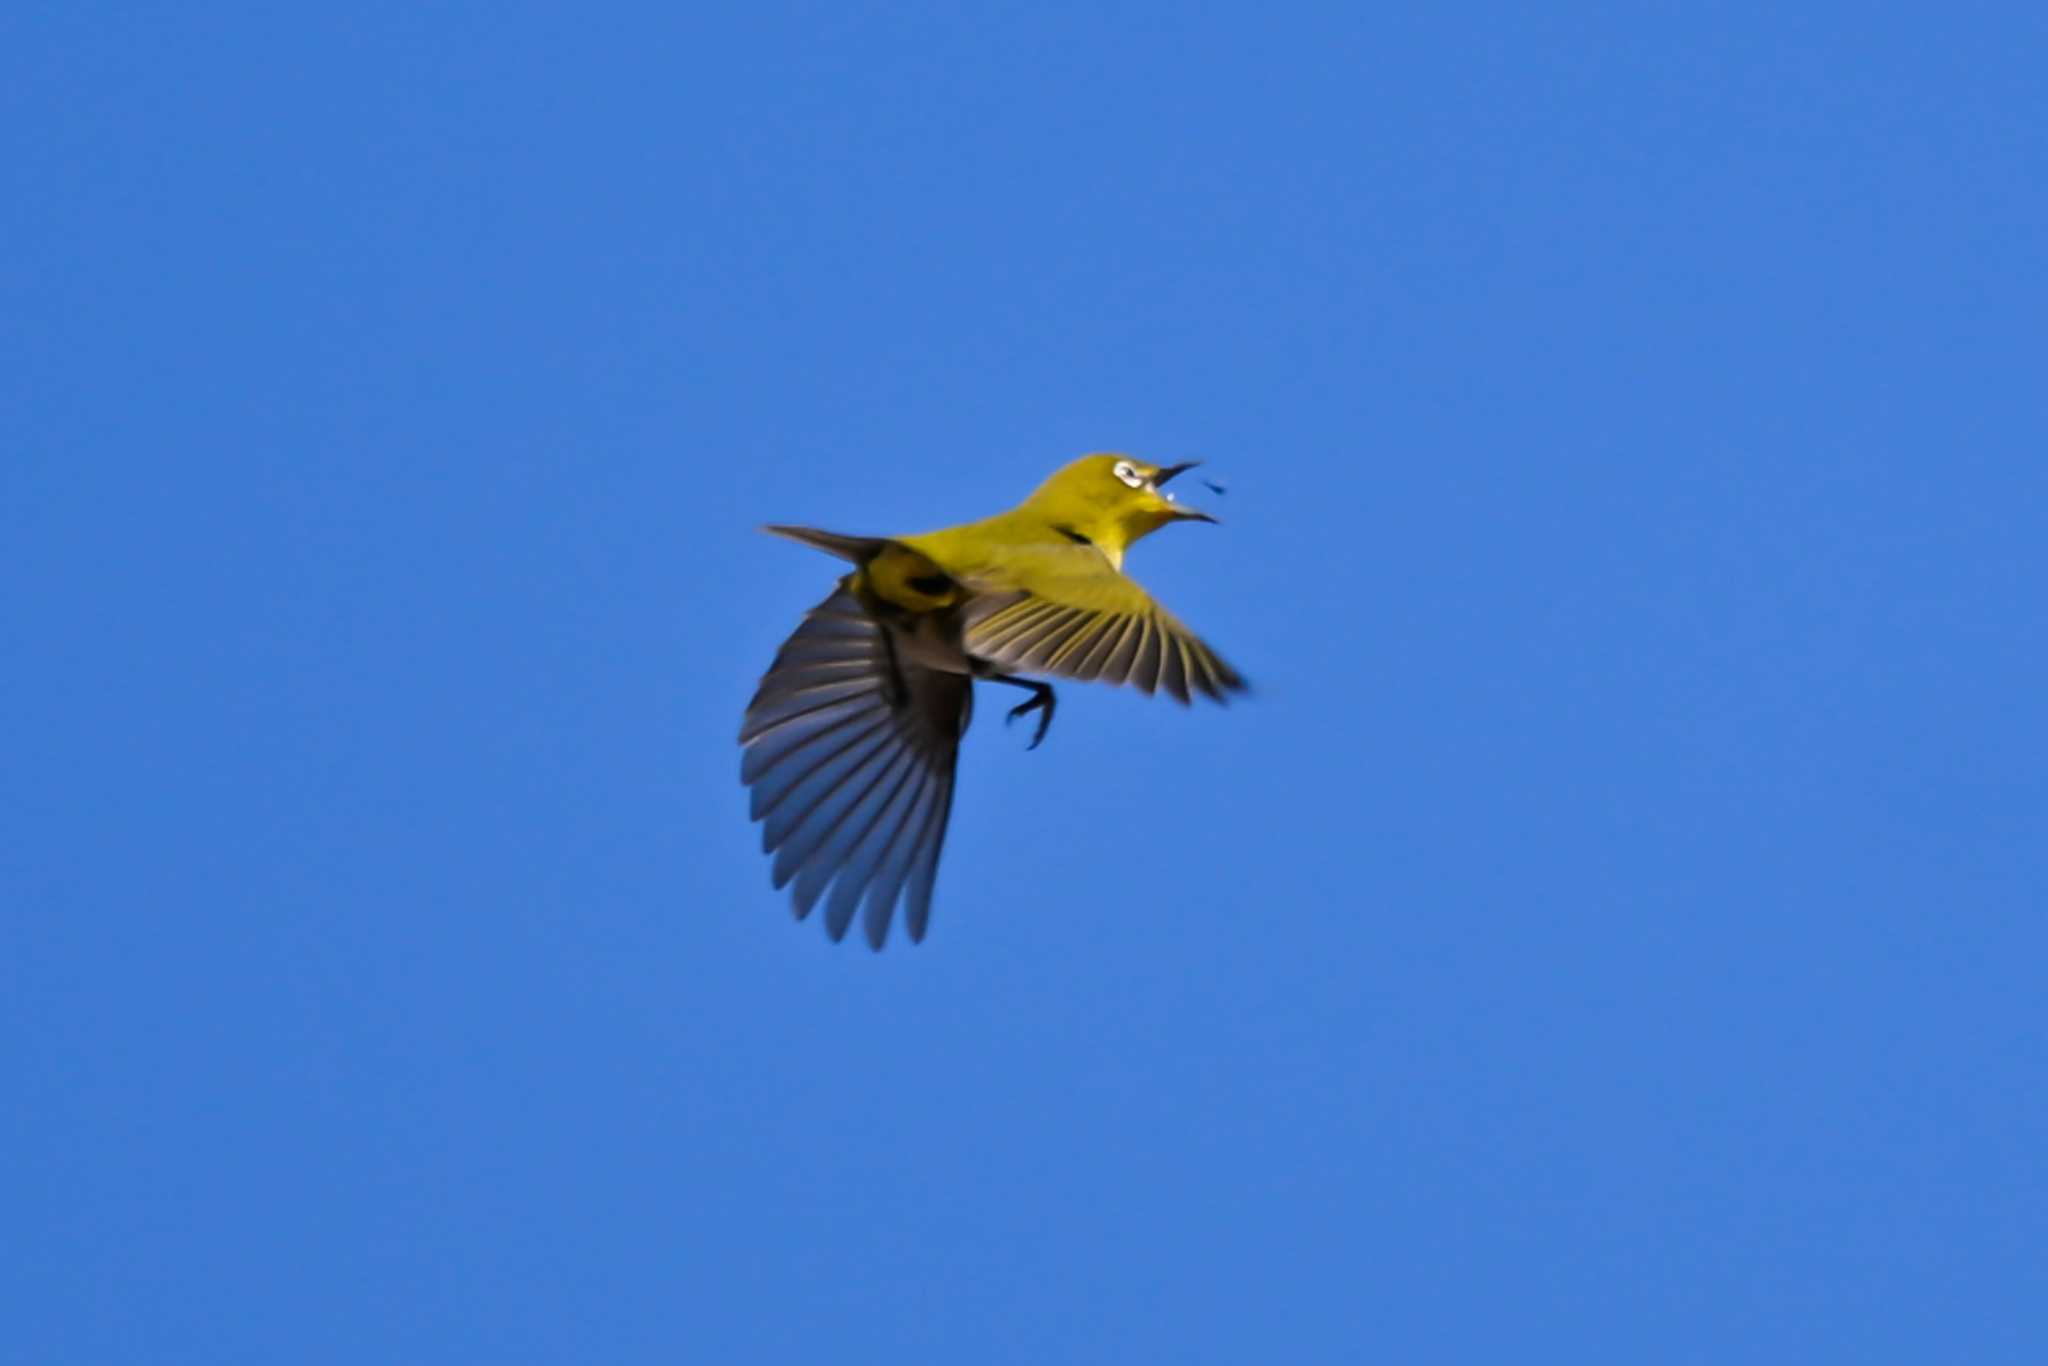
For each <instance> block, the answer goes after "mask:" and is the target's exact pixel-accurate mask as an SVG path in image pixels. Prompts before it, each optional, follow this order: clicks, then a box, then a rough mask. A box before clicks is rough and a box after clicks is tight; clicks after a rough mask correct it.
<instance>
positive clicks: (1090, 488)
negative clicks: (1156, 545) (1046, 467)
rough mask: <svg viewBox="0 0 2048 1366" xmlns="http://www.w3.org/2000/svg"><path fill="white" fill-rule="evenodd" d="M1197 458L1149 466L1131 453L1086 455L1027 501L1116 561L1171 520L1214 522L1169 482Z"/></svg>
mask: <svg viewBox="0 0 2048 1366" xmlns="http://www.w3.org/2000/svg"><path fill="white" fill-rule="evenodd" d="M1199 463H1200V462H1199V461H1194V460H1189V461H1186V462H1185V463H1183V464H1179V465H1150V464H1147V463H1146V462H1144V461H1143V460H1134V459H1132V458H1131V457H1130V456H1128V455H1118V454H1116V453H1114V452H1104V453H1102V454H1098V455H1084V456H1082V457H1081V458H1080V459H1079V460H1076V461H1074V462H1073V463H1072V464H1070V465H1067V466H1065V467H1063V468H1062V469H1060V470H1057V471H1055V472H1054V474H1053V476H1052V477H1051V478H1050V479H1048V480H1046V481H1045V482H1044V483H1043V484H1040V485H1039V486H1038V491H1037V492H1036V493H1033V494H1032V495H1031V497H1030V498H1029V499H1027V500H1026V501H1025V506H1026V507H1027V508H1030V509H1032V510H1033V511H1035V512H1038V513H1040V514H1042V515H1043V516H1044V517H1045V518H1046V520H1047V521H1049V522H1051V523H1053V525H1055V526H1057V527H1059V528H1060V529H1061V530H1063V531H1065V532H1066V533H1067V534H1069V535H1071V536H1077V537H1086V538H1087V539H1088V540H1089V541H1091V542H1093V543H1094V544H1095V545H1097V546H1099V547H1101V549H1102V552H1103V553H1104V554H1106V555H1108V556H1109V557H1110V559H1111V561H1112V562H1115V563H1118V564H1121V563H1122V562H1123V552H1124V550H1125V549H1126V548H1127V547H1128V546H1129V545H1130V544H1131V543H1132V542H1133V541H1136V540H1138V539H1139V538H1140V537H1143V536H1149V535H1151V534H1152V533H1153V532H1155V531H1157V530H1158V529H1159V528H1160V527H1163V526H1165V525H1166V524H1167V523H1168V522H1213V521H1215V520H1216V519H1215V518H1214V517H1211V516H1210V515H1209V514H1208V513H1206V512H1201V511H1198V510H1196V509H1194V508H1190V507H1183V506H1182V505H1181V504H1179V503H1177V502H1175V501H1174V497H1173V495H1172V494H1171V493H1168V492H1167V491H1166V485H1167V483H1168V482H1169V481H1171V480H1172V479H1173V478H1174V477H1175V476H1176V475H1179V474H1181V473H1183V472H1185V471H1187V470H1191V469H1193V468H1194V467H1195V466H1196V465H1197V464H1199Z"/></svg>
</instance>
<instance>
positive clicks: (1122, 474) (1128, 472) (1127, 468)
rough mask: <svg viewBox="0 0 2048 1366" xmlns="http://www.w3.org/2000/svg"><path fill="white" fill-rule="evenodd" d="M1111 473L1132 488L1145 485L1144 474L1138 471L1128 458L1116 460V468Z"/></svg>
mask: <svg viewBox="0 0 2048 1366" xmlns="http://www.w3.org/2000/svg"><path fill="white" fill-rule="evenodd" d="M1111 473H1113V474H1115V475H1116V477H1117V478H1119V479H1121V480H1123V481H1124V482H1125V483H1126V484H1129V485H1130V486H1131V487H1132V488H1134V489H1135V488H1143V487H1144V485H1145V476H1144V475H1142V474H1140V473H1138V471H1137V468H1136V467H1135V466H1133V465H1132V464H1131V462H1130V461H1128V460H1119V461H1117V462H1116V468H1115V469H1114V470H1113V471H1111Z"/></svg>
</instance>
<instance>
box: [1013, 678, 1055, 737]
mask: <svg viewBox="0 0 2048 1366" xmlns="http://www.w3.org/2000/svg"><path fill="white" fill-rule="evenodd" d="M1052 708H1053V693H1052V689H1051V688H1047V689H1046V690H1045V691H1044V692H1041V693H1037V694H1035V695H1033V696H1031V697H1029V698H1026V699H1025V700H1024V701H1022V702H1019V703H1018V704H1017V705H1016V706H1014V707H1012V708H1010V710H1009V711H1008V712H1006V713H1005V714H1004V716H1003V724H1004V725H1006V726H1007V725H1009V724H1010V723H1011V722H1012V721H1014V720H1016V719H1017V718H1018V717H1020V716H1028V715H1029V714H1031V713H1032V712H1040V713H1042V715H1040V716H1039V718H1038V729H1036V730H1034V731H1033V732H1032V733H1031V743H1030V744H1028V745H1026V746H1024V748H1025V749H1027V750H1031V749H1037V748H1038V742H1039V741H1040V740H1043V739H1044V738H1045V732H1046V730H1047V728H1048V727H1050V726H1051V725H1052Z"/></svg>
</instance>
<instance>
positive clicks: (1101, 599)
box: [963, 545, 1247, 703]
mask: <svg viewBox="0 0 2048 1366" xmlns="http://www.w3.org/2000/svg"><path fill="white" fill-rule="evenodd" d="M980 587H982V588H983V591H982V592H980V593H979V594H978V595H977V596H976V597H975V598H973V599H971V600H970V601H969V603H968V606H967V610H966V617H965V632H964V637H963V643H964V644H965V646H966V648H967V652H968V653H969V654H971V655H974V656H976V657H978V658H981V659H986V660H989V661H990V662H992V663H994V664H996V665H998V666H1000V667H1002V668H1004V669H1009V670H1012V671H1015V672H1019V673H1044V674H1054V675H1057V676H1059V677H1063V678H1071V679H1075V680H1077V681H1079V682H1083V683H1088V682H1094V681H1096V680H1098V679H1099V680H1101V681H1103V682H1105V683H1131V684H1135V685H1136V686H1137V687H1139V688H1141V689H1143V690H1144V691H1145V693H1146V694H1147V695H1148V696H1149V695H1150V694H1151V693H1153V692H1154V691H1156V690H1158V689H1160V688H1164V689H1166V691H1167V692H1169V693H1171V694H1172V695H1173V698H1174V700H1175V701H1176V702H1183V703H1184V702H1186V701H1187V700H1188V696H1189V693H1190V690H1192V691H1194V692H1202V693H1207V694H1208V695H1209V696H1210V697H1213V698H1215V699H1216V700H1217V701H1218V702H1223V701H1226V700H1227V697H1228V694H1230V693H1233V692H1243V691H1244V690H1245V688H1246V686H1247V685H1246V683H1245V681H1244V678H1243V677H1242V676H1241V675H1240V674H1239V673H1238V672H1237V670H1235V669H1233V668H1231V667H1230V665H1229V664H1227V663H1225V662H1224V660H1223V658H1222V656H1220V655H1218V654H1217V653H1216V652H1215V651H1214V650H1212V649H1210V648H1209V647H1208V646H1207V645H1205V644H1203V643H1202V641H1201V639H1200V638H1199V637H1197V636H1196V635H1195V633H1194V632H1192V631H1190V630H1189V629H1188V628H1187V627H1185V626H1183V625H1182V624H1181V623H1180V621H1179V620H1178V619H1177V618H1176V617H1175V616H1174V615H1173V614H1172V613H1171V612H1169V611H1167V610H1166V609H1165V608H1164V607H1161V606H1160V605H1159V604H1158V603H1156V602H1154V601H1153V600H1152V598H1151V595H1150V594H1148V593H1146V591H1145V590H1144V589H1143V588H1141V587H1139V586H1138V583H1137V581H1136V580H1135V579H1133V578H1131V577H1130V576H1129V575H1128V574H1125V573H1124V572H1123V571H1122V570H1120V569H1118V568H1116V567H1115V566H1114V565H1112V564H1111V563H1110V562H1109V561H1108V560H1107V559H1106V558H1104V556H1103V554H1102V552H1101V551H1100V550H1097V549H1096V548H1095V547H1093V546H1091V545H1071V546H1064V545H1063V546H1057V547H1049V548H1045V549H1043V550H1039V549H1036V548H1034V553H1033V555H1032V557H1031V560H1030V563H1029V565H1028V567H1027V568H1026V569H1025V572H1023V573H1022V574H1020V575H1019V576H1018V582H1017V583H1016V584H1015V585H1006V586H1004V587H1003V588H997V587H996V586H995V585H981V586H980ZM990 590H993V591H990Z"/></svg>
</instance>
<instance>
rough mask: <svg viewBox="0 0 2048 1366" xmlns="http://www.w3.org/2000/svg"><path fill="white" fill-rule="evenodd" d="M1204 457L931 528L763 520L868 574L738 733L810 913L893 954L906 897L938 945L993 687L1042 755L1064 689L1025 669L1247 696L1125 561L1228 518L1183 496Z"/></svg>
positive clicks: (765, 816) (798, 637)
mask: <svg viewBox="0 0 2048 1366" xmlns="http://www.w3.org/2000/svg"><path fill="white" fill-rule="evenodd" d="M1194 463H1195V462H1193V461H1190V462H1188V463H1186V464H1180V465H1166V466H1159V465H1148V464H1146V463H1145V462H1144V461H1142V460H1133V459H1131V458H1130V457H1128V456H1123V455H1115V454H1100V455H1085V456H1082V457H1081V458H1080V459H1079V460H1076V461H1074V462H1073V463H1072V464H1070V465H1067V466H1066V467H1065V468H1063V469H1061V470H1059V471H1057V472H1056V473H1054V474H1053V476H1052V477H1051V478H1050V479H1047V480H1046V481H1045V483H1043V484H1042V485H1040V486H1039V488H1038V490H1037V491H1036V492H1035V493H1033V494H1032V495H1031V496H1030V497H1029V498H1026V499H1025V500H1024V501H1023V502H1022V503H1020V504H1018V505H1017V506H1016V507H1014V508H1012V509H1010V510H1009V511H1008V512H999V513H997V514H996V515H995V516H993V517H986V518H983V519H982V520H981V521H978V522H968V523H965V524H964V525H961V526H953V527H947V528H945V529H944V530H941V531H931V532H926V533H924V534H923V535H920V536H891V537H871V536H842V535H839V534H837V533H836V532H830V531H818V530H814V529H813V528H810V527H800V526H769V527H764V528H763V530H765V531H769V532H772V533H774V534H775V535H778V536H787V537H788V538H790V539H791V540H793V541H801V542H803V543H804V544H805V545H808V546H814V547H816V548H817V549H819V550H822V551H825V552H826V553H827V554H831V555H836V556H838V557H839V558H840V559H843V560H848V561H851V562H852V564H853V566H854V568H853V570H852V572H851V573H849V574H847V575H846V576H845V577H844V578H842V579H840V581H839V583H838V586H837V587H835V588H834V589H833V590H832V595H831V596H830V597H828V598H826V599H825V600H824V601H823V602H821V603H819V604H818V605H817V606H816V607H814V608H812V609H811V610H810V612H809V613H807V614H806V615H805V617H804V620H803V624H802V625H800V626H798V627H797V628H796V633H795V634H794V635H792V636H790V638H789V639H788V640H787V641H786V642H784V643H783V646H782V649H781V650H780V651H778V652H777V653H776V656H775V662H774V663H773V664H771V665H769V666H768V672H767V674H766V675H765V676H764V677H763V678H762V679H761V686H760V689H759V690H758V691H757V692H756V693H755V694H754V700H753V701H752V702H750V703H749V704H748V705H747V714H746V718H745V720H744V721H743V722H742V723H741V725H740V745H741V746H742V747H743V749H744V751H745V752H744V754H743V755H742V757H741V760H740V781H741V782H743V783H745V784H746V785H747V786H748V787H749V788H750V789H752V808H753V818H754V819H755V820H756V821H759V822H761V824H762V831H761V844H762V848H763V849H764V850H765V851H766V852H768V853H771V854H773V855H775V863H774V870H773V873H772V878H773V881H774V884H775V886H777V887H778V888H780V887H784V886H787V885H789V884H790V883H791V882H794V883H795V884H796V885H795V888H794V890H793V891H792V893H791V899H792V905H793V908H794V910H795V911H796V915H797V918H798V919H799V920H801V919H803V918H804V917H805V916H808V915H809V914H810V913H811V911H812V910H813V909H814V908H815V907H816V906H817V905H818V903H819V901H820V899H823V900H824V904H825V917H824V918H825V928H826V931H827V933H829V934H830V935H831V936H832V938H833V939H834V940H838V939H841V938H844V937H845V934H846V931H847V928H848V926H850V925H851V924H852V923H853V917H854V914H855V912H856V911H860V912H861V925H862V929H863V930H864V931H865V933H866V935H867V941H868V943H869V944H870V945H871V946H873V947H874V948H877V949H879V948H881V947H882V943H883V940H884V939H885V938H887V936H888V933H889V920H890V917H891V914H892V913H893V911H894V909H895V906H896V904H897V902H898V901H899V900H900V901H901V902H902V904H903V908H904V922H905V925H906V927H907V928H908V930H909V932H910V938H911V939H912V941H913V942H915V941H919V940H922V939H923V938H924V934H925V927H926V926H927V924H929V922H930V919H931V911H932V883H933V881H934V879H935V878H936V877H937V876H938V868H939V847H940V845H942V844H943V843H944V842H945V838H946V820H947V817H948V815H949V814H950V812H951V811H952V807H953V765H954V759H955V757H956V756H957V755H958V753H959V748H960V737H961V736H962V735H963V734H965V733H966V730H967V720H968V716H969V714H970V713H971V712H972V710H973V704H974V681H975V680H976V679H980V680H982V681H984V682H988V683H1002V684H1007V685H1008V686H1010V687H1013V688H1022V689H1024V690H1025V691H1026V692H1029V693H1030V694H1031V695H1030V696H1029V697H1028V698H1026V699H1025V700H1024V701H1023V702H1021V703H1019V704H1018V705H1017V706H1015V707H1013V708H1011V709H1010V712H1009V714H1008V717H1007V718H1006V719H1008V720H1012V721H1014V720H1016V719H1017V718H1018V717H1021V716H1028V715H1031V714H1032V713H1034V712H1035V713H1037V717H1038V720H1037V726H1036V729H1035V731H1034V732H1033V734H1032V737H1031V744H1030V746H1029V748H1032V749H1036V748H1037V747H1038V742H1039V741H1041V740H1043V739H1044V738H1045V732H1046V729H1047V727H1048V726H1050V725H1051V723H1052V714H1053V707H1054V705H1055V700H1056V699H1055V696H1054V693H1053V689H1052V685H1051V684H1049V683H1044V682H1040V681H1038V680H1036V679H1031V678H1026V677H1024V676H1023V675H1025V674H1027V673H1036V674H1050V675H1052V676H1054V677H1056V678H1063V679H1074V680H1077V681H1080V682H1094V681H1097V680H1100V681H1102V682H1105V683H1130V684H1133V685H1135V686H1136V687H1138V688H1140V689H1142V690H1143V691H1144V692H1145V693H1146V694H1148V695H1149V694H1151V693H1153V692H1155V691H1157V690H1158V689H1161V688H1164V689H1165V690H1166V691H1167V693H1169V694H1170V695H1171V696H1172V697H1173V698H1174V700H1175V701H1177V702H1180V703H1183V704H1185V703H1186V702H1187V701H1188V699H1189V697H1190V696H1191V695H1193V694H1195V693H1204V694H1207V695H1208V696H1209V697H1212V698H1214V699H1215V700H1216V701H1218V702H1223V701H1225V700H1226V699H1227V697H1228V695H1229V694H1230V693H1233V692H1242V691H1244V689H1245V681H1244V679H1243V678H1242V677H1240V676H1239V674H1238V672H1237V670H1235V669H1233V668H1231V667H1230V665H1228V664H1226V663H1224V662H1223V659H1222V658H1221V657H1220V656H1219V655H1217V653H1216V652H1215V651H1214V650H1212V649H1210V648H1209V647H1208V646H1207V645H1205V644H1204V643H1203V642H1202V641H1201V640H1200V639H1198V638H1197V637H1196V636H1195V635H1194V634H1193V633H1192V632H1191V631H1189V630H1188V628H1187V627H1185V626H1183V625H1181V623H1180V622H1179V621H1178V620H1176V619H1175V618H1174V617H1173V615H1172V614H1171V613H1169V612H1167V610H1166V609H1165V608H1163V607H1161V606H1160V605H1159V604H1158V603H1156V602H1154V601H1153V600H1152V598H1151V596H1150V595H1149V594H1147V593H1146V592H1145V590H1144V589H1143V588H1140V587H1139V586H1138V584H1137V581H1136V580H1134V579H1132V578H1131V577H1130V576H1129V575H1127V574H1125V573H1124V571H1123V565H1124V552H1125V551H1127V550H1128V549H1130V547H1131V545H1132V544H1133V543H1135V542H1136V541H1138V540H1139V539H1140V538H1142V537H1144V536H1148V535H1150V534H1151V533H1152V532H1154V531H1157V530H1158V529H1159V528H1160V527H1162V526H1165V525H1166V524H1168V523H1169V522H1180V521H1195V522H1213V521H1215V520H1216V519H1215V518H1214V517H1211V516H1210V515H1209V514H1207V513H1205V512H1198V511H1195V510H1194V509H1192V508H1188V507H1184V506H1182V505H1181V504H1180V503H1178V502H1176V501H1174V497H1173V495H1172V494H1170V493H1168V492H1166V487H1165V486H1166V484H1167V483H1168V482H1169V481H1170V480H1172V479H1173V478H1174V476H1176V475H1178V474H1180V473H1181V472H1182V471H1184V470H1188V469H1191V468H1193V466H1194ZM828 888H829V890H830V895H829V896H828V895H827V890H828ZM863 907H865V909H864V910H863V909H862V908H863Z"/></svg>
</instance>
